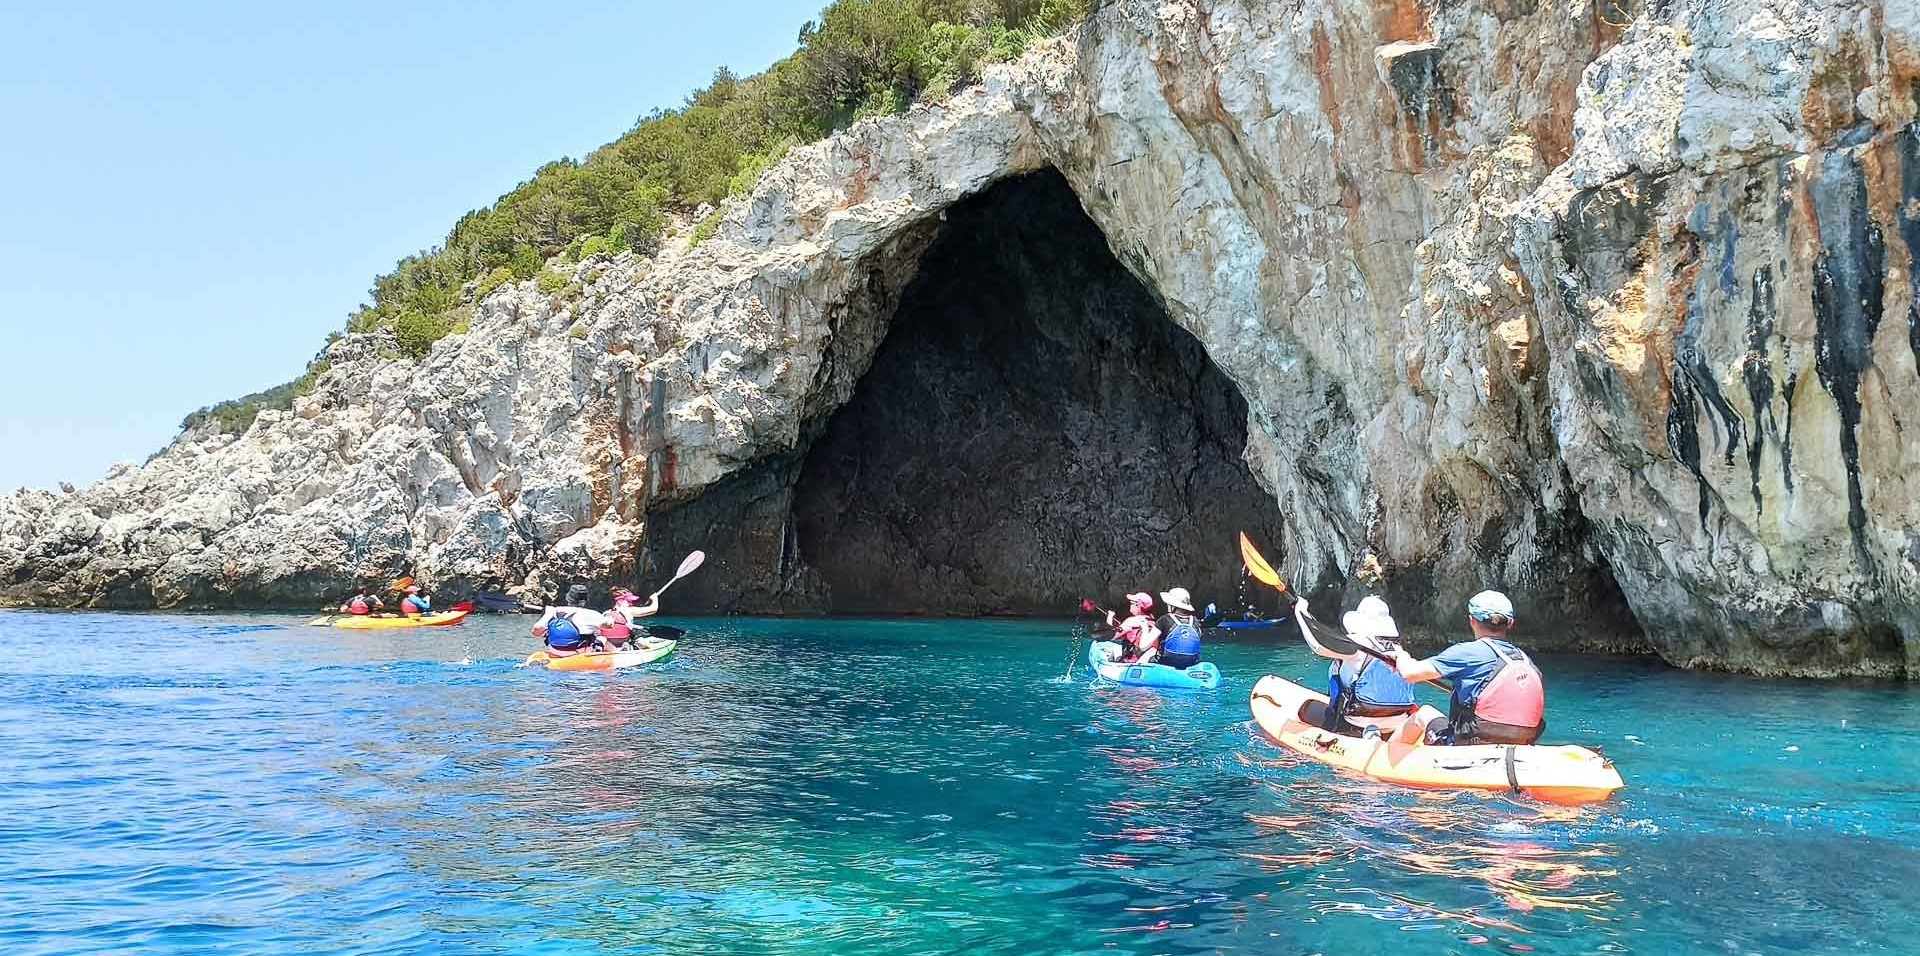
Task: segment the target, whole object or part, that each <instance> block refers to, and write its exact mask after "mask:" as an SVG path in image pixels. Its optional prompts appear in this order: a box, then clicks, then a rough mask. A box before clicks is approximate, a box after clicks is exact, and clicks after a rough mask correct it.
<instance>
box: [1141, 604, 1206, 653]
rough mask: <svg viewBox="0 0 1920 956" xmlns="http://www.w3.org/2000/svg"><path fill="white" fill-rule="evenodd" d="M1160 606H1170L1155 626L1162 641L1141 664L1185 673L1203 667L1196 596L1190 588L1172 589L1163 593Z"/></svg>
mask: <svg viewBox="0 0 1920 956" xmlns="http://www.w3.org/2000/svg"><path fill="white" fill-rule="evenodd" d="M1160 603H1162V604H1164V605H1166V606H1167V613H1165V614H1163V615H1161V616H1160V620H1158V621H1156V622H1154V623H1155V624H1156V625H1157V626H1158V628H1159V630H1160V640H1159V643H1158V645H1157V646H1156V647H1155V648H1154V650H1152V651H1149V652H1148V653H1146V654H1144V655H1142V656H1141V658H1140V660H1141V662H1142V663H1157V664H1165V665H1167V666H1168V667H1176V668H1179V669H1181V670H1185V669H1186V668H1189V667H1192V666H1194V665H1195V664H1198V663H1200V615H1199V614H1198V613H1197V612H1195V611H1194V609H1193V596H1192V595H1190V594H1188V593H1187V589H1186V588H1170V589H1168V590H1165V591H1161V592H1160Z"/></svg>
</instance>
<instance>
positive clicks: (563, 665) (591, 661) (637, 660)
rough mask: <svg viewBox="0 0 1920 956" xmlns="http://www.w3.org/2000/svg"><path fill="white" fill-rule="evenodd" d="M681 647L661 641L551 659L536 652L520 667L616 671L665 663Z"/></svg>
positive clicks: (677, 642)
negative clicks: (616, 649)
mask: <svg viewBox="0 0 1920 956" xmlns="http://www.w3.org/2000/svg"><path fill="white" fill-rule="evenodd" d="M679 645H680V642H679V641H661V642H660V643H658V644H653V645H650V646H648V647H636V648H634V649H632V650H630V651H609V652H606V653H601V654H569V655H567V656H566V657H549V656H548V655H547V652H546V651H534V652H533V653H532V654H529V655H528V656H527V659H526V661H525V663H523V664H521V665H520V666H522V667H528V666H532V665H535V664H545V665H547V670H550V671H616V670H620V669H621V668H624V667H639V666H640V665H642V664H651V663H653V662H654V661H664V660H666V659H667V658H669V657H672V656H673V649H674V648H675V647H678V646H679Z"/></svg>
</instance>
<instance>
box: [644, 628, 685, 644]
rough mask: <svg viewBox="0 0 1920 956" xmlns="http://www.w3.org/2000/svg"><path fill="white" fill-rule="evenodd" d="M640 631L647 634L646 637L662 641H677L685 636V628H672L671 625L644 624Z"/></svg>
mask: <svg viewBox="0 0 1920 956" xmlns="http://www.w3.org/2000/svg"><path fill="white" fill-rule="evenodd" d="M641 629H642V630H644V631H646V632H647V636H648V637H651V638H655V639H658V640H662V641H677V640H679V639H681V638H683V637H686V636H687V632H686V629H685V628H679V627H674V626H673V625H671V624H646V625H642V627H641Z"/></svg>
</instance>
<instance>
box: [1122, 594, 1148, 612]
mask: <svg viewBox="0 0 1920 956" xmlns="http://www.w3.org/2000/svg"><path fill="white" fill-rule="evenodd" d="M1127 606H1128V607H1130V608H1139V609H1140V610H1142V611H1151V610H1153V595H1151V594H1148V593H1147V592H1145V591H1135V592H1134V593H1132V594H1129V595H1127Z"/></svg>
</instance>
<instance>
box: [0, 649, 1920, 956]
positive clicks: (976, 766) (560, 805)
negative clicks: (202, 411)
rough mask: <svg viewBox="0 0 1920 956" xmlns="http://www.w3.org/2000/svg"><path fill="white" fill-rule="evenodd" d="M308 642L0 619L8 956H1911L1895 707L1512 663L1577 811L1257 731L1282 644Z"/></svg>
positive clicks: (1709, 681)
mask: <svg viewBox="0 0 1920 956" xmlns="http://www.w3.org/2000/svg"><path fill="white" fill-rule="evenodd" d="M303 620H304V618H292V617H285V616H261V615H253V616H168V615H101V614H57V613H37V612H0V648H4V651H5V653H4V656H0V781H4V783H5V786H4V787H3V788H0V952H5V953H9V954H40V953H85V952H99V953H109V952H111V953H121V952H143V953H205V952H216V951H217V952H227V953H285V952H316V953H318V952H324V953H554V954H561V953H568V954H571V953H674V954H682V953H691V954H704V953H748V954H757V953H836V954H840V953H847V954H864V953H936V952H961V951H965V952H969V953H974V954H989V953H1019V954H1029V953H1198V952H1209V953H1262V954H1269V953H1337V954H1363V953H1389V952H1390V953H1439V952H1454V953H1495V952H1523V953H1524V952H1532V953H1623V952H1631V953H1675V952H1712V953H1750V952H1761V953H1784V952H1852V953H1863V952H1911V951H1914V950H1916V949H1920V942H1916V939H1920V937H1916V936H1915V933H1916V930H1920V916H1916V915H1915V913H1914V911H1913V907H1914V905H1915V904H1916V902H1920V756H1916V753H1920V751H1916V749H1915V748H1914V747H1912V746H1910V745H1909V743H1908V742H1909V741H1910V740H1911V739H1912V738H1913V737H1914V736H1915V734H1916V732H1920V691H1915V690H1912V689H1908V688H1906V687H1904V686H1899V685H1828V684H1818V683H1801V682H1759V681H1751V680H1744V679H1737V678H1728V677H1717V676H1709V675H1697V674H1686V673H1680V672H1676V671H1671V670H1667V669H1664V668H1661V667H1658V666H1655V665H1651V664H1645V663H1639V662H1622V661H1591V660H1576V659H1553V658H1549V659H1546V660H1545V661H1544V662H1543V663H1544V664H1545V667H1546V670H1547V678H1548V686H1549V688H1550V698H1551V699H1550V702H1549V717H1550V719H1551V721H1552V725H1553V728H1554V737H1555V738H1556V739H1558V740H1563V741H1570V742H1576V743H1583V744H1587V745H1590V746H1591V745H1598V746H1601V747H1603V748H1604V749H1605V751H1606V752H1607V753H1608V754H1609V755H1610V756H1612V757H1613V758H1614V759H1615V760H1616V762H1617V763H1618V764H1619V765H1620V767H1621V770H1622V772H1623V773H1624V775H1625V777H1626V780H1627V785H1628V789H1627V791H1626V792H1625V793H1624V794H1623V795H1622V796H1621V797H1620V798H1619V799H1617V800H1616V801H1614V802H1613V803H1610V804H1607V805H1604V806H1601V807H1596V808H1586V809H1578V810H1569V809H1560V808H1553V807H1546V806H1542V805H1538V804H1533V803H1529V802H1527V801H1524V800H1516V799H1510V798H1507V797H1503V796H1483V795H1451V794H1421V793H1412V792H1406V791H1399V790H1393V789H1389V788H1385V787H1382V786H1379V785H1375V784H1370V783H1367V782H1364V781H1359V780H1355V779H1348V778H1341V777H1338V776H1336V775H1334V774H1333V773H1332V772H1331V771H1329V770H1328V769H1327V768H1325V767H1322V766H1320V765H1318V764H1314V763H1311V762H1308V761H1304V760H1301V759H1297V758H1294V757H1292V756H1291V755H1288V754H1286V753H1283V752H1281V751H1279V750H1277V749H1276V748H1274V747H1273V746H1271V745H1269V744H1267V743H1265V742H1264V741H1263V740H1262V739H1261V738H1260V736H1259V734H1258V732H1257V731H1255V730H1254V729H1253V728H1252V726H1251V724H1250V722H1249V720H1248V712H1247V693H1248V691H1249V689H1250V688H1251V686H1252V682H1253V679H1254V678H1256V677H1257V676H1258V675H1260V674H1262V673H1268V672H1273V673H1279V674H1283V675H1288V676H1292V677H1294V678H1295V679H1311V680H1313V681H1315V682H1318V681H1319V680H1321V679H1322V678H1323V676H1324V672H1325V668H1324V667H1322V666H1320V665H1318V664H1316V663H1315V662H1314V661H1313V660H1312V659H1310V658H1309V657H1308V655H1307V653H1306V652H1305V651H1304V650H1302V649H1300V648H1298V647H1297V646H1296V645H1294V644H1290V643H1280V642H1278V640H1277V639H1276V638H1269V639H1267V643H1262V642H1261V639H1260V638H1240V639H1236V640H1235V641H1234V642H1232V643H1224V642H1220V641H1215V642H1213V643H1211V644H1210V645H1209V658H1210V659H1212V660H1214V661H1216V662H1217V663H1218V664H1219V665H1220V667H1221V669H1222V671H1223V672H1224V673H1225V674H1226V677H1227V683H1226V686H1225V687H1224V688H1223V689H1222V690H1221V691H1220V692H1218V693H1215V694H1185V695H1168V694H1160V693H1155V692H1152V691H1143V690H1135V689H1126V688H1115V687H1096V686H1093V685H1090V684H1089V683H1088V682H1087V681H1086V679H1085V675H1084V665H1083V664H1082V665H1078V666H1076V667H1075V668H1074V671H1075V680H1073V681H1071V682H1066V681H1062V680H1060V678H1061V677H1062V675H1063V674H1064V673H1065V671H1066V669H1067V663H1068V661H1069V659H1070V657H1071V656H1072V654H1071V650H1070V645H1069V639H1068V629H1067V627H1066V626H1065V625H1064V624H1054V623H1017V624H1016V623H991V624H979V623H971V622H917V621H762V620H689V621H682V622H679V623H682V624H684V625H686V626H688V627H689V628H690V629H692V634H691V635H690V636H689V638H688V639H687V640H686V641H685V642H684V643H683V645H682V653H681V654H680V655H679V657H678V658H677V659H676V660H675V661H673V662H672V663H670V664H668V665H667V666H665V667H662V668H659V669H651V670H644V671H641V672H637V673H627V674H621V675H618V676H606V675H593V674H587V675H559V674H552V673H548V672H546V671H544V670H534V669H516V668H515V667H514V666H513V664H514V662H515V661H516V660H517V659H518V658H519V657H520V656H523V655H524V654H525V653H526V652H528V651H529V650H531V649H532V640H531V638H529V637H527V636H526V627H527V623H528V619H525V618H518V617H494V618H476V619H474V620H472V621H470V622H469V623H468V624H466V625H463V626H461V627H459V628H452V629H445V630H438V631H433V632H428V633H422V632H388V633H366V634H352V633H349V632H341V631H334V630H331V629H321V628H308V627H303V626H300V624H301V623H302V621H303ZM110 640H112V641H119V642H122V644H121V646H119V647H117V648H116V647H113V646H111V644H109V643H108V642H109V641H110ZM52 647H64V648H70V650H65V651H62V652H60V653H57V654H47V653H46V651H47V650H48V649H49V648H52Z"/></svg>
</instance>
